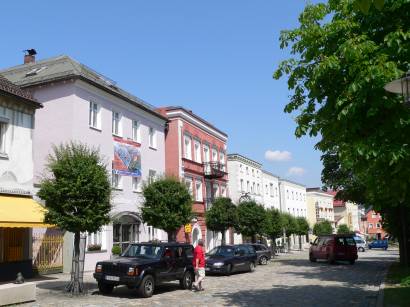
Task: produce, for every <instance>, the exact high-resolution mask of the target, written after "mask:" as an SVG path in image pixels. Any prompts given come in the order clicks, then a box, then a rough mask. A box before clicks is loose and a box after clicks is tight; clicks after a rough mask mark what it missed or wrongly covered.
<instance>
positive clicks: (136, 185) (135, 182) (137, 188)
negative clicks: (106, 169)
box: [132, 177, 141, 192]
mask: <svg viewBox="0 0 410 307" xmlns="http://www.w3.org/2000/svg"><path fill="white" fill-rule="evenodd" d="M132 189H133V190H134V192H141V177H132Z"/></svg>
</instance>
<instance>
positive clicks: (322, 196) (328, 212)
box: [306, 188, 335, 229]
mask: <svg viewBox="0 0 410 307" xmlns="http://www.w3.org/2000/svg"><path fill="white" fill-rule="evenodd" d="M306 205H307V220H308V222H309V225H310V227H311V228H312V229H313V226H314V225H315V224H316V223H317V222H322V221H329V222H330V223H331V224H332V227H333V229H334V228H335V214H334V211H333V195H332V194H329V193H327V192H324V191H322V190H321V189H320V188H308V189H306Z"/></svg>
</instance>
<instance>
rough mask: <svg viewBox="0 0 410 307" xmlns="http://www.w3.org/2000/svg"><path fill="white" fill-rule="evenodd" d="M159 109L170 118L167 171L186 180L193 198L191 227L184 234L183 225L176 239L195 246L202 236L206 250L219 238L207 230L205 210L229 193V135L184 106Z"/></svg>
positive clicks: (166, 146)
mask: <svg viewBox="0 0 410 307" xmlns="http://www.w3.org/2000/svg"><path fill="white" fill-rule="evenodd" d="M159 112H160V113H161V114H163V115H165V116H166V117H167V118H168V119H169V123H168V129H167V131H166V136H165V169H166V174H167V175H172V176H176V177H178V178H180V179H181V180H183V181H184V182H185V184H186V185H187V187H188V189H189V190H190V192H191V194H192V197H193V199H194V204H193V208H192V211H193V213H194V215H195V218H194V219H193V220H192V222H191V226H192V227H191V229H192V230H191V231H190V233H185V229H184V228H181V229H180V230H179V231H178V234H177V240H178V241H185V240H189V241H190V242H191V243H193V244H194V245H195V244H196V243H197V241H198V240H199V239H203V240H204V242H205V244H206V248H207V249H210V248H213V247H214V246H215V245H216V244H217V243H218V242H217V241H218V238H216V237H215V235H214V234H213V233H212V232H211V231H207V228H206V224H205V211H206V209H207V207H209V205H210V204H211V203H212V200H213V199H214V198H215V197H218V196H228V190H227V188H228V172H227V169H226V142H227V138H228V136H227V135H226V134H225V133H224V132H222V131H221V130H219V129H218V128H216V127H214V126H213V125H211V124H210V123H208V122H207V121H205V120H204V119H203V118H201V117H199V116H197V115H196V114H194V113H193V112H192V111H189V110H186V109H184V108H182V107H164V108H160V109H159ZM227 238H229V237H227Z"/></svg>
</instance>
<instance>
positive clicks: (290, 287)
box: [23, 250, 398, 307]
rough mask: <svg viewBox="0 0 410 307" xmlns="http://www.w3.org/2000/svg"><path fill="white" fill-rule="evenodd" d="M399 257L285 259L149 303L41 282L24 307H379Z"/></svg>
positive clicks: (92, 287)
mask: <svg viewBox="0 0 410 307" xmlns="http://www.w3.org/2000/svg"><path fill="white" fill-rule="evenodd" d="M397 257H398V251H394V250H392V251H374V250H372V251H366V252H365V253H360V254H359V260H358V261H357V262H356V264H355V265H353V266H352V265H349V264H345V263H339V264H336V265H329V264H327V263H324V262H317V263H310V262H309V261H308V260H307V259H308V255H307V252H306V251H305V252H293V253H291V254H287V255H280V256H279V257H277V258H275V260H274V261H272V262H271V263H270V264H268V265H267V266H258V267H257V269H256V271H255V272H254V273H243V274H234V275H232V276H208V277H207V278H206V281H205V284H204V287H206V290H205V292H202V293H194V292H190V291H184V290H180V289H179V286H178V284H177V283H170V284H164V285H161V286H159V287H158V288H157V291H156V293H155V295H154V296H153V297H152V298H149V299H142V298H138V297H137V296H136V294H135V292H134V291H132V290H129V289H127V288H126V287H119V288H116V289H115V290H114V292H113V294H112V295H110V296H102V295H100V294H99V292H98V290H97V288H96V284H95V282H94V280H93V279H92V277H91V275H90V274H87V276H86V278H85V281H86V283H85V285H86V288H87V294H86V295H85V296H82V297H80V298H71V297H70V296H68V295H67V294H65V293H64V292H62V289H63V288H64V285H65V284H66V279H67V278H68V276H67V275H60V277H62V278H58V279H51V278H53V276H52V275H50V280H45V281H41V282H39V283H38V285H37V287H38V288H37V302H35V303H31V304H25V305H23V306H67V307H68V306H70V307H73V306H90V307H91V306H139V305H143V306H346V305H349V306H375V305H376V301H377V296H378V290H379V286H380V283H381V280H382V279H383V275H384V272H385V270H386V268H387V267H388V265H389V264H390V263H391V262H392V261H394V260H395V259H397Z"/></svg>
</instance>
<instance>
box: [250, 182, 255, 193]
mask: <svg viewBox="0 0 410 307" xmlns="http://www.w3.org/2000/svg"><path fill="white" fill-rule="evenodd" d="M254 191H255V182H254V183H252V186H251V193H252V194H253V193H254Z"/></svg>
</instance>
